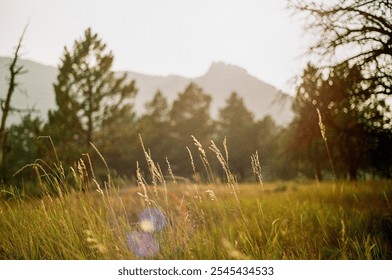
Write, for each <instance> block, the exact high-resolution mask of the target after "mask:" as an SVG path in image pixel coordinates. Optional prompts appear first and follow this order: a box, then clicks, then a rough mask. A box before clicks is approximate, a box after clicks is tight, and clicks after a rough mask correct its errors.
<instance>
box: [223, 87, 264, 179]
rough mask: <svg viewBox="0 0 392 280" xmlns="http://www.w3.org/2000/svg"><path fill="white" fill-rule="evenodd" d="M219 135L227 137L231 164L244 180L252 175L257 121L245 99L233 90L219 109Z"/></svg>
mask: <svg viewBox="0 0 392 280" xmlns="http://www.w3.org/2000/svg"><path fill="white" fill-rule="evenodd" d="M217 124H218V135H219V138H220V139H224V138H226V139H227V146H228V150H229V151H230V154H229V166H230V168H231V170H232V171H233V172H234V173H235V174H237V175H238V178H239V180H243V179H245V178H246V177H248V176H249V175H250V172H251V170H250V169H249V158H250V156H251V155H252V154H253V153H255V151H256V150H257V137H255V135H254V133H255V128H256V127H255V121H254V117H253V114H252V113H251V112H250V111H249V110H248V109H247V108H246V107H245V104H244V101H243V99H242V98H241V97H239V96H238V95H237V93H235V92H233V93H232V94H231V95H230V97H229V98H228V99H227V101H226V106H225V107H224V108H222V109H221V110H220V111H219V118H218V122H217Z"/></svg>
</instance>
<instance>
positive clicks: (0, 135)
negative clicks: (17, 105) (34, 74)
mask: <svg viewBox="0 0 392 280" xmlns="http://www.w3.org/2000/svg"><path fill="white" fill-rule="evenodd" d="M26 28H27V26H26V27H25V29H24V30H23V33H22V36H21V37H20V39H19V42H18V46H17V47H16V50H15V54H14V58H13V60H12V62H11V64H10V67H9V71H10V80H9V84H8V92H7V96H6V99H5V100H1V111H2V116H1V123H0V170H1V179H2V181H4V180H5V174H4V172H3V171H4V170H5V166H4V164H5V163H4V148H5V134H6V125H7V118H8V113H9V112H10V110H11V99H12V95H13V93H14V91H15V88H16V86H17V84H16V76H18V75H21V74H23V73H24V72H23V66H19V67H17V65H16V63H17V62H18V58H19V50H20V47H21V45H22V40H23V36H24V34H25V32H26Z"/></svg>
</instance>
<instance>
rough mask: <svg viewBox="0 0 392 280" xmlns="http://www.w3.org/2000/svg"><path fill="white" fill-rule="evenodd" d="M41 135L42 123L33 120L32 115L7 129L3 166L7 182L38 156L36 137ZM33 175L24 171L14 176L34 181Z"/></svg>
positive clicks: (35, 119) (38, 147)
mask: <svg viewBox="0 0 392 280" xmlns="http://www.w3.org/2000/svg"><path fill="white" fill-rule="evenodd" d="M41 133H42V121H41V120H40V119H38V118H33V117H32V115H30V114H29V115H25V116H24V117H23V118H22V121H21V123H20V124H14V125H12V126H11V127H9V129H8V131H7V138H6V150H5V151H6V152H5V155H4V156H5V157H4V158H5V166H6V167H7V168H6V169H5V170H4V171H5V174H6V178H7V179H8V180H7V181H10V180H11V179H14V177H13V175H14V174H15V173H16V172H17V171H18V170H19V169H20V168H22V167H23V166H25V165H27V164H30V163H32V162H34V161H35V160H36V159H37V158H38V157H39V154H40V145H39V143H38V141H39V140H38V137H39V136H40V135H41ZM30 171H31V170H30ZM34 176H35V175H34V174H33V173H32V172H29V171H27V170H26V171H24V172H23V173H22V174H20V175H18V176H16V179H17V178H21V177H23V179H24V180H26V181H30V180H33V179H34Z"/></svg>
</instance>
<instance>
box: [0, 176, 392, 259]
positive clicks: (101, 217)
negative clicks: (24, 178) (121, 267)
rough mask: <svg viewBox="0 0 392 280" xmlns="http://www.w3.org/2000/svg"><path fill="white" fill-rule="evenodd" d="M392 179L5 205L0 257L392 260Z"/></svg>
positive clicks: (137, 192) (126, 193)
mask: <svg viewBox="0 0 392 280" xmlns="http://www.w3.org/2000/svg"><path fill="white" fill-rule="evenodd" d="M391 204H392V183H391V182H390V181H374V182H356V183H348V182H342V183H332V182H329V183H317V182H307V183H297V182H280V183H279V182H278V183H271V184H264V185H261V184H244V185H236V186H232V185H230V184H227V185H208V184H178V185H174V184H168V185H166V186H159V185H157V186H153V185H152V186H148V185H142V186H139V187H124V188H121V189H116V188H113V187H112V188H109V189H106V190H99V191H98V192H97V191H95V190H91V191H86V192H77V191H70V192H68V193H63V194H61V195H57V196H44V197H42V198H30V199H28V198H13V199H8V200H7V199H5V197H4V198H3V199H2V200H1V201H0V236H1V238H0V259H140V258H141V259H391V258H392V208H391Z"/></svg>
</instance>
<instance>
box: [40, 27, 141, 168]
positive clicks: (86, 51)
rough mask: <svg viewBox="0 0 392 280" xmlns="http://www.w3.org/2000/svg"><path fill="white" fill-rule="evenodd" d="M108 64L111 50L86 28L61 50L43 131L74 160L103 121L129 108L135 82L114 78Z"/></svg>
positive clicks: (92, 140) (86, 146)
mask: <svg viewBox="0 0 392 280" xmlns="http://www.w3.org/2000/svg"><path fill="white" fill-rule="evenodd" d="M112 63H113V55H112V53H111V52H110V51H109V52H108V51H106V44H104V43H103V42H102V41H101V39H99V37H98V35H97V34H94V33H93V32H92V31H91V29H90V28H89V29H87V30H86V31H85V34H84V38H82V39H80V40H77V41H75V42H74V46H73V50H72V51H70V50H68V49H67V48H66V47H65V49H64V54H63V57H62V59H61V63H60V65H59V74H58V76H57V82H56V83H55V84H54V91H55V95H56V103H57V106H58V109H57V110H56V111H51V112H49V118H48V119H49V120H48V124H47V126H46V128H45V131H46V132H47V133H48V134H49V135H51V137H52V138H53V141H54V142H55V143H56V147H57V148H58V149H59V150H60V151H67V155H68V156H69V157H70V158H73V159H74V160H75V158H77V157H78V153H77V151H79V152H80V149H81V148H83V149H85V150H86V149H88V148H89V147H90V143H91V142H94V141H95V134H96V132H97V131H99V130H100V129H103V128H104V127H103V125H104V124H105V123H108V122H109V120H110V119H113V118H114V117H115V116H118V115H119V112H124V111H125V110H124V109H125V108H126V109H127V110H129V109H131V108H132V107H131V103H130V98H132V97H134V95H135V93H136V89H135V83H134V82H133V81H131V82H128V81H127V76H126V74H124V75H122V76H121V77H116V76H115V74H114V72H113V71H112V70H111V67H112Z"/></svg>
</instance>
